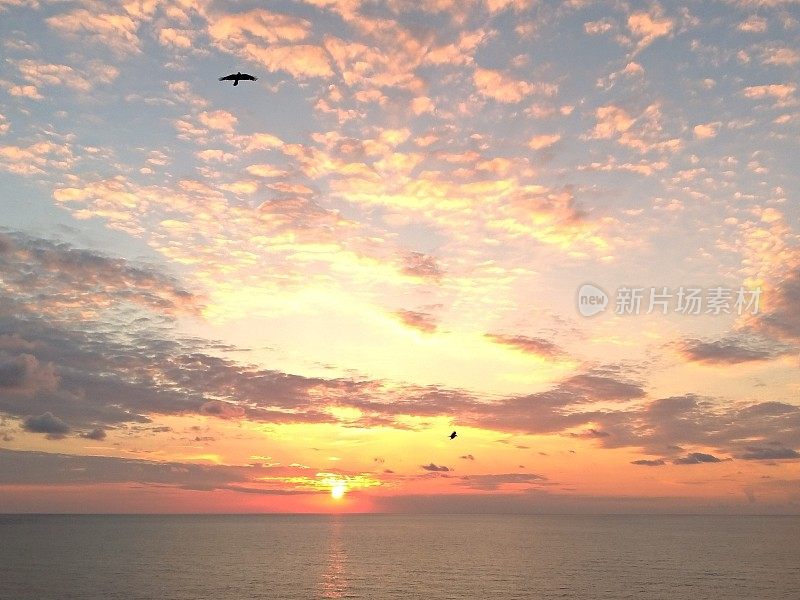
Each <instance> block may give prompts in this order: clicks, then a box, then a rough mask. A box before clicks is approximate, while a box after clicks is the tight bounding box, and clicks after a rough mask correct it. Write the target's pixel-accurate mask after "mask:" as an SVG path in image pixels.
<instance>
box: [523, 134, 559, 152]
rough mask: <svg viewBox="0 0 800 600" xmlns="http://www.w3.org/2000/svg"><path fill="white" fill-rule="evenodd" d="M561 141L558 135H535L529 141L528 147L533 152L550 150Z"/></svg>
mask: <svg viewBox="0 0 800 600" xmlns="http://www.w3.org/2000/svg"><path fill="white" fill-rule="evenodd" d="M560 139H561V135H560V134H558V133H552V134H542V135H535V136H533V137H532V138H531V139H530V140H529V141H528V147H529V148H532V149H533V150H541V149H542V148H549V147H550V146H552V145H553V144H555V143H556V142H557V141H558V140H560Z"/></svg>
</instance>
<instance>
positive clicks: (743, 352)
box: [678, 336, 791, 365]
mask: <svg viewBox="0 0 800 600" xmlns="http://www.w3.org/2000/svg"><path fill="white" fill-rule="evenodd" d="M678 351H679V352H680V354H681V355H682V356H683V357H684V358H686V359H687V360H689V361H692V362H697V363H702V364H709V365H736V364H741V363H747V362H757V361H765V360H771V359H773V358H776V357H778V356H781V355H783V354H786V353H787V352H790V351H791V350H790V349H789V348H786V347H785V346H782V345H776V344H775V343H774V342H769V341H765V340H758V339H747V338H744V337H741V336H740V337H739V338H729V339H725V340H716V341H713V342H704V341H701V340H697V339H688V340H685V341H683V342H681V343H680V344H678Z"/></svg>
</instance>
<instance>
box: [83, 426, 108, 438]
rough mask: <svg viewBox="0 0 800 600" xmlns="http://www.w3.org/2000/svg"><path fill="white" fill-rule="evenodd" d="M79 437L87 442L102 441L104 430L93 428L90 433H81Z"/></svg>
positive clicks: (104, 435) (104, 434) (104, 436)
mask: <svg viewBox="0 0 800 600" xmlns="http://www.w3.org/2000/svg"><path fill="white" fill-rule="evenodd" d="M81 437H82V438H85V439H87V440H98V441H99V440H104V439H106V430H105V429H102V428H101V427H95V428H94V429H92V430H91V431H87V432H86V433H82V434H81Z"/></svg>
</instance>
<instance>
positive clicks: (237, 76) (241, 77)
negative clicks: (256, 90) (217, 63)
mask: <svg viewBox="0 0 800 600" xmlns="http://www.w3.org/2000/svg"><path fill="white" fill-rule="evenodd" d="M257 79H258V77H256V76H255V75H248V74H247V73H241V72H239V71H237V72H236V73H233V74H231V75H225V77H220V78H219V80H220V81H233V85H234V86H237V85H239V82H240V81H256V80H257Z"/></svg>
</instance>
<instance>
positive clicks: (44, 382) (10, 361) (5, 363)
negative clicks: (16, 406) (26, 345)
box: [0, 351, 58, 394]
mask: <svg viewBox="0 0 800 600" xmlns="http://www.w3.org/2000/svg"><path fill="white" fill-rule="evenodd" d="M57 386H58V376H57V375H56V373H55V370H54V368H53V365H51V364H47V365H42V364H41V363H40V362H39V361H38V360H37V359H36V357H35V356H32V355H30V354H25V353H22V354H18V355H16V356H12V355H9V354H7V353H6V352H4V351H0V392H4V393H7V394H10V393H31V392H34V391H36V390H53V389H55V388H56V387H57Z"/></svg>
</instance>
